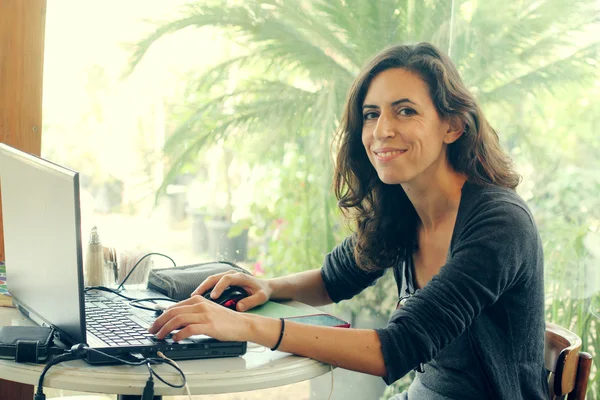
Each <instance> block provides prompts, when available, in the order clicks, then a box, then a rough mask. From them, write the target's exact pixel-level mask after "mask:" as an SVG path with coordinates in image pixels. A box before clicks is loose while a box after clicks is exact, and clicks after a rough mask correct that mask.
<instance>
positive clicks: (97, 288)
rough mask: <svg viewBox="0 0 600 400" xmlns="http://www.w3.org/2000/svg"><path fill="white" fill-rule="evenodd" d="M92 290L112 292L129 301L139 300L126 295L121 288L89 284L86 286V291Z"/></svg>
mask: <svg viewBox="0 0 600 400" xmlns="http://www.w3.org/2000/svg"><path fill="white" fill-rule="evenodd" d="M90 290H101V291H103V292H109V293H112V294H116V295H117V296H119V297H122V298H124V299H125V300H129V301H132V300H137V299H134V298H133V297H128V296H125V295H124V294H122V293H121V291H120V290H119V289H113V288H109V287H106V286H88V287H86V288H85V291H86V292H89V291H90Z"/></svg>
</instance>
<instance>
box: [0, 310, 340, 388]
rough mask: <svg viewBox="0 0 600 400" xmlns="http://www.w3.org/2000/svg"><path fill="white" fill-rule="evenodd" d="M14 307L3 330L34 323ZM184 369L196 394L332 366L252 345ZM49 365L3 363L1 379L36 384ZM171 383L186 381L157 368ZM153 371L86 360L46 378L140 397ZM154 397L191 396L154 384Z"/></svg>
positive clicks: (1, 321)
mask: <svg viewBox="0 0 600 400" xmlns="http://www.w3.org/2000/svg"><path fill="white" fill-rule="evenodd" d="M32 324H33V323H32V322H31V321H30V320H29V319H27V318H25V317H24V316H23V315H22V314H20V313H19V312H18V311H17V310H15V309H13V308H4V307H0V326H5V325H32ZM177 364H178V365H179V367H180V368H181V369H182V370H183V371H184V373H185V376H186V378H187V382H188V385H189V388H190V391H191V393H192V394H218V393H232V392H242V391H247V390H255V389H265V388H270V387H275V386H282V385H287V384H291V383H296V382H300V381H304V380H307V379H312V378H315V377H317V376H320V375H323V374H325V373H327V372H329V371H331V366H329V365H327V364H324V363H322V362H320V361H316V360H313V359H310V358H305V357H299V356H295V355H292V354H289V353H283V352H280V351H271V350H269V349H266V348H264V347H262V346H258V345H255V344H252V343H249V344H248V351H247V353H246V354H245V355H244V356H242V357H229V358H215V359H202V360H187V361H177ZM43 367H44V365H41V364H24V363H16V362H14V361H9V360H0V379H4V380H7V381H14V382H18V383H21V384H26V385H37V382H38V379H39V376H40V373H41V371H42V369H43ZM154 368H155V371H156V372H158V373H159V374H160V375H161V377H163V378H164V379H165V380H167V381H168V382H173V383H181V378H180V376H179V374H178V373H177V372H176V371H175V370H174V369H173V368H171V367H169V366H167V365H158V366H154ZM147 379H148V369H147V368H146V366H139V367H132V366H126V365H111V366H92V365H89V364H87V363H85V362H84V361H82V360H75V361H68V362H64V363H61V364H58V365H56V366H53V367H52V368H51V369H50V370H49V372H48V373H47V374H46V377H45V379H44V387H51V388H56V389H66V390H73V391H83V392H93V393H107V394H119V395H141V393H142V390H143V388H144V386H145V385H146V380H147ZM154 393H155V395H157V396H161V395H182V394H186V391H185V389H184V388H180V389H176V388H172V387H169V386H167V385H165V384H164V383H162V382H160V381H159V380H157V379H155V380H154Z"/></svg>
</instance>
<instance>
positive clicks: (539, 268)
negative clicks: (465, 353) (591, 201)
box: [321, 182, 548, 400]
mask: <svg viewBox="0 0 600 400" xmlns="http://www.w3.org/2000/svg"><path fill="white" fill-rule="evenodd" d="M352 254H353V238H352V237H350V238H347V239H346V240H345V241H344V242H343V243H342V244H340V245H339V246H337V247H336V248H335V249H333V251H332V252H331V253H329V254H328V255H327V256H326V258H325V262H324V265H323V268H322V269H321V274H322V277H323V281H324V282H325V286H326V288H327V292H328V294H329V296H330V298H331V299H332V300H333V301H334V302H339V301H341V300H344V299H349V298H351V297H353V296H355V295H356V294H358V293H359V292H361V291H362V290H363V289H365V288H366V287H368V286H370V285H372V284H374V282H375V281H376V280H377V278H379V277H380V276H382V275H383V272H381V271H379V272H371V273H366V272H363V271H361V270H359V269H358V267H357V265H356V262H355V260H354V257H353V255H352ZM543 276H544V271H543V254H542V243H541V240H540V238H539V234H538V231H537V228H536V225H535V222H534V220H533V217H532V215H531V212H530V211H529V209H528V208H527V205H526V204H525V202H524V201H523V200H522V199H521V198H520V197H519V196H518V195H517V194H516V193H515V192H514V191H511V190H508V189H504V188H500V187H497V186H479V185H475V184H472V183H469V182H467V183H465V185H464V187H463V190H462V197H461V201H460V206H459V210H458V215H457V219H456V224H455V227H454V232H453V235H452V241H451V243H450V251H449V256H448V259H447V263H446V265H444V266H443V267H442V268H441V270H440V272H439V274H437V275H436V276H434V277H433V279H432V280H431V281H430V282H429V283H428V284H427V285H425V287H424V288H422V289H421V290H418V291H417V292H416V293H415V294H414V295H413V296H412V297H411V298H410V299H409V300H408V301H407V302H406V304H405V305H404V306H403V307H401V308H400V309H398V310H396V311H394V312H393V314H392V316H391V318H390V321H389V323H388V325H387V327H385V328H383V329H376V332H377V334H378V335H379V339H380V340H381V346H382V347H381V350H382V353H383V358H384V361H385V365H386V368H387V376H386V377H384V380H385V382H386V383H387V384H391V383H392V382H394V381H396V380H397V379H399V378H401V377H402V376H404V375H405V374H406V373H408V372H409V371H410V370H412V369H413V368H415V367H416V366H417V365H418V364H419V363H426V362H429V361H430V360H433V359H435V357H436V355H437V354H438V353H439V352H440V350H441V349H443V348H444V347H445V346H447V345H448V344H449V343H451V342H452V341H453V340H454V339H456V338H457V337H459V336H460V335H461V334H462V333H463V332H465V331H466V330H467V329H470V330H471V333H472V335H471V336H472V338H473V339H474V344H475V348H476V352H477V353H478V354H476V357H477V359H478V360H479V362H478V364H479V366H478V365H474V366H473V368H477V369H481V374H482V377H481V379H482V380H483V381H484V382H487V385H486V386H487V387H489V388H490V389H491V390H492V391H493V392H495V396H494V397H495V398H497V399H510V400H514V399H547V398H548V395H547V391H548V390H547V383H546V371H545V368H544V330H545V323H544V282H543ZM479 367H481V368H479Z"/></svg>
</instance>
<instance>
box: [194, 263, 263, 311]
mask: <svg viewBox="0 0 600 400" xmlns="http://www.w3.org/2000/svg"><path fill="white" fill-rule="evenodd" d="M232 286H234V287H238V288H241V289H243V290H244V291H245V292H246V294H247V297H246V298H243V299H240V300H238V302H237V305H236V308H235V309H236V310H237V311H247V310H250V309H251V308H254V307H257V306H259V305H261V304H264V303H266V302H267V301H268V300H269V298H270V297H271V294H272V293H273V290H272V289H271V287H270V285H269V283H268V281H266V280H262V279H258V278H256V277H254V276H251V275H247V274H242V273H240V272H233V271H229V272H224V273H221V274H216V275H212V276H209V277H208V278H206V280H205V281H204V282H202V283H201V284H200V286H198V288H197V289H196V290H194V291H193V292H192V296H197V295H203V296H205V297H206V296H209V297H207V298H210V299H211V300H214V299H218V298H219V297H220V296H221V295H222V294H223V292H224V291H225V290H226V289H227V288H229V287H232ZM209 291H210V292H209ZM207 292H209V294H207Z"/></svg>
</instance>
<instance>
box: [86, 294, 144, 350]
mask: <svg viewBox="0 0 600 400" xmlns="http://www.w3.org/2000/svg"><path fill="white" fill-rule="evenodd" d="M85 317H86V325H87V326H86V329H87V331H88V332H89V333H91V334H92V335H94V336H95V337H97V338H98V339H100V340H101V341H103V342H104V343H106V345H108V346H111V347H112V346H115V347H117V346H148V345H153V344H155V343H156V342H155V340H153V339H154V335H153V334H151V333H148V330H147V329H148V327H149V326H150V325H151V324H152V322H153V320H154V319H153V318H150V317H144V316H138V315H134V314H132V313H131V312H130V306H129V305H128V304H127V303H125V302H121V301H112V300H110V299H108V298H106V297H103V296H100V295H98V294H95V293H86V296H85ZM88 336H90V335H88ZM89 339H92V340H89ZM89 339H88V341H93V338H91V337H90V338H89ZM89 344H90V345H94V344H93V343H89Z"/></svg>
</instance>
